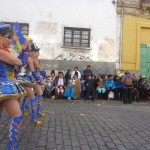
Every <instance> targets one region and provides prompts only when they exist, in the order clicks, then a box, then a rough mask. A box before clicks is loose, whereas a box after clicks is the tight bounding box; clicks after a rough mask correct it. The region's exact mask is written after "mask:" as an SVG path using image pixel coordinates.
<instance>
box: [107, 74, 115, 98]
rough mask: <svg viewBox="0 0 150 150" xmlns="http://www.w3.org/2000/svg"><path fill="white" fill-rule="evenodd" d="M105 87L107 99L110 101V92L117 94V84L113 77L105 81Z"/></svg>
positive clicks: (110, 76)
mask: <svg viewBox="0 0 150 150" xmlns="http://www.w3.org/2000/svg"><path fill="white" fill-rule="evenodd" d="M105 87H106V98H107V99H108V100H109V94H110V92H111V93H112V92H113V94H114V93H115V88H116V87H115V83H114V80H113V75H109V76H108V79H106V80H105Z"/></svg>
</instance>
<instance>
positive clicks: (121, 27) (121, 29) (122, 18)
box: [119, 0, 124, 69]
mask: <svg viewBox="0 0 150 150" xmlns="http://www.w3.org/2000/svg"><path fill="white" fill-rule="evenodd" d="M121 3H122V11H121V26H120V57H119V63H120V64H119V65H120V66H119V67H120V69H122V50H123V25H124V0H121Z"/></svg>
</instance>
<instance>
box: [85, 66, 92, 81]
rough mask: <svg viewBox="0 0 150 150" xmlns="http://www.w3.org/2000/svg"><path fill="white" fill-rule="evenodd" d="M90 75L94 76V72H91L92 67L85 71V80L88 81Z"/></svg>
mask: <svg viewBox="0 0 150 150" xmlns="http://www.w3.org/2000/svg"><path fill="white" fill-rule="evenodd" d="M89 75H92V71H91V66H90V65H88V66H87V69H86V70H84V71H83V77H84V80H87V79H88V76H89Z"/></svg>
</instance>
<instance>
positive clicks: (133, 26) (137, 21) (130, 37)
mask: <svg viewBox="0 0 150 150" xmlns="http://www.w3.org/2000/svg"><path fill="white" fill-rule="evenodd" d="M149 35H150V20H148V19H144V18H139V17H134V16H125V17H124V27H123V50H122V69H124V70H132V71H139V70H140V44H143V43H145V44H148V43H150V36H149Z"/></svg>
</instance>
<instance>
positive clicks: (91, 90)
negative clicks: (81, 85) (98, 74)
mask: <svg viewBox="0 0 150 150" xmlns="http://www.w3.org/2000/svg"><path fill="white" fill-rule="evenodd" d="M90 96H92V99H94V98H95V89H94V87H92V86H87V87H86V93H85V98H86V99H89V97H90Z"/></svg>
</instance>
